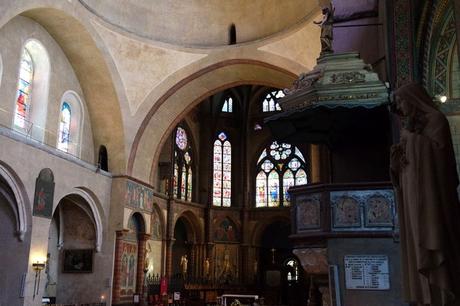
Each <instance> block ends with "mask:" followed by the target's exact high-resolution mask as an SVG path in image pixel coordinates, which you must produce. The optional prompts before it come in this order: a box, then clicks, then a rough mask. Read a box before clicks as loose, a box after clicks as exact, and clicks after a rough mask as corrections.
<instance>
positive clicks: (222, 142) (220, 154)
mask: <svg viewBox="0 0 460 306" xmlns="http://www.w3.org/2000/svg"><path fill="white" fill-rule="evenodd" d="M231 196H232V145H231V143H230V141H229V140H228V139H227V135H226V134H225V133H224V132H221V133H219V135H218V136H217V139H216V140H215V141H214V152H213V200H212V203H213V205H214V206H224V207H230V206H231Z"/></svg>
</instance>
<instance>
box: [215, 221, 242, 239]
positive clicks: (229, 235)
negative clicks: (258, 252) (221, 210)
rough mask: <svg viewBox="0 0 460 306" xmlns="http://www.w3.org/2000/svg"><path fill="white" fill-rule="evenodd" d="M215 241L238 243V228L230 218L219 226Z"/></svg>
mask: <svg viewBox="0 0 460 306" xmlns="http://www.w3.org/2000/svg"><path fill="white" fill-rule="evenodd" d="M214 241H221V242H238V228H237V227H236V225H235V223H234V222H233V221H232V220H230V219H229V218H225V219H224V220H222V221H221V222H220V223H219V224H217V227H216V230H215V232H214Z"/></svg>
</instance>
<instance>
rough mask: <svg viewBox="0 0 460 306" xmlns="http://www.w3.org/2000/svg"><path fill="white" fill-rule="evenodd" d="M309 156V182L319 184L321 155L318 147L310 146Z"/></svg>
mask: <svg viewBox="0 0 460 306" xmlns="http://www.w3.org/2000/svg"><path fill="white" fill-rule="evenodd" d="M310 148H311V149H310V151H311V152H310V155H311V182H312V183H319V182H321V153H320V147H319V145H315V144H312V145H311V147H310Z"/></svg>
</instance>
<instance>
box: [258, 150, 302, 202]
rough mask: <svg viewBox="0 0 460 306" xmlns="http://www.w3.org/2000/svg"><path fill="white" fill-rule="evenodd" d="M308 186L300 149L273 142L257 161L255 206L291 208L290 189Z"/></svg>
mask: <svg viewBox="0 0 460 306" xmlns="http://www.w3.org/2000/svg"><path fill="white" fill-rule="evenodd" d="M307 183H308V180H307V173H306V163H305V158H304V156H303V154H302V153H301V152H300V150H299V149H298V148H297V147H295V146H293V145H291V144H288V143H280V144H279V143H278V142H276V141H274V142H272V143H271V144H270V145H269V146H268V147H266V148H265V149H264V150H263V151H262V153H261V154H260V156H259V159H258V161H257V175H256V207H279V206H289V205H290V197H289V193H288V189H289V187H291V186H296V185H301V184H307Z"/></svg>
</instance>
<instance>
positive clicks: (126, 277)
mask: <svg viewBox="0 0 460 306" xmlns="http://www.w3.org/2000/svg"><path fill="white" fill-rule="evenodd" d="M120 258H121V267H120V279H121V284H120V295H132V294H133V293H134V292H135V291H136V267H137V244H133V243H127V242H122V253H121V256H120Z"/></svg>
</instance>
